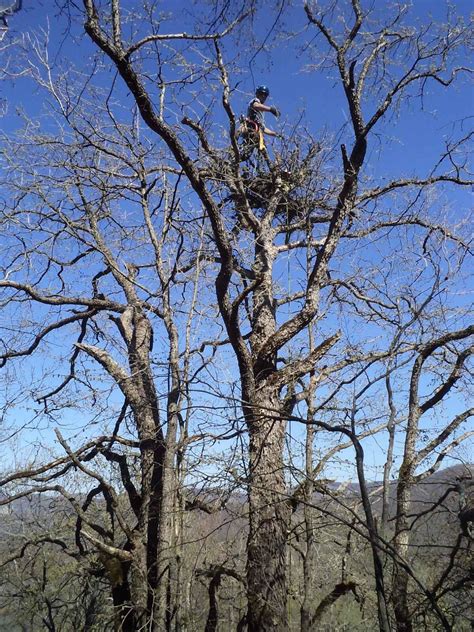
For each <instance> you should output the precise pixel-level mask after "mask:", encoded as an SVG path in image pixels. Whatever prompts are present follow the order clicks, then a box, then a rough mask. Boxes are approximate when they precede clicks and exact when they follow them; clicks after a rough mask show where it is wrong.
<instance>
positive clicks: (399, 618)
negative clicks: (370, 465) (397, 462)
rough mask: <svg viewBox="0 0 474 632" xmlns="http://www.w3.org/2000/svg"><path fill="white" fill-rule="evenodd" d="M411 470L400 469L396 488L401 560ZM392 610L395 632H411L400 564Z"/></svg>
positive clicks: (397, 541) (406, 543) (405, 547)
mask: <svg viewBox="0 0 474 632" xmlns="http://www.w3.org/2000/svg"><path fill="white" fill-rule="evenodd" d="M410 469H411V468H409V469H408V471H407V468H403V467H402V468H401V469H400V474H399V483H398V488H397V520H396V527H395V529H396V531H395V541H394V546H395V550H396V552H397V554H398V555H399V556H400V557H401V558H402V559H407V553H408V546H409V542H410V532H409V530H408V526H409V525H408V520H407V518H406V516H407V515H408V513H409V508H410V496H411V493H410V492H411V485H410V482H409V479H410V477H411V472H410V471H409V470H410ZM392 600H393V610H394V614H395V621H396V626H397V632H412V631H413V624H412V618H411V614H410V608H409V604H408V574H407V572H406V571H405V569H403V568H402V567H401V566H400V564H395V568H394V575H393V584H392Z"/></svg>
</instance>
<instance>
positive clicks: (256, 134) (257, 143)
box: [241, 86, 280, 160]
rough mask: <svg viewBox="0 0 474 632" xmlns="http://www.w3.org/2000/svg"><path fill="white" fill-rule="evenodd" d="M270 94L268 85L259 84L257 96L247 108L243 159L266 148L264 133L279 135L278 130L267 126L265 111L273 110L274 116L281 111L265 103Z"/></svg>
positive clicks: (244, 122) (243, 133)
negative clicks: (275, 130)
mask: <svg viewBox="0 0 474 632" xmlns="http://www.w3.org/2000/svg"><path fill="white" fill-rule="evenodd" d="M269 94H270V90H269V89H268V88H267V86H259V87H258V88H257V89H256V91H255V97H254V98H253V99H252V100H251V101H250V103H249V105H248V108H247V116H246V118H245V119H244V121H243V124H242V131H241V134H242V139H243V144H242V150H241V157H242V160H248V159H249V158H250V156H251V155H252V153H253V152H254V151H255V150H256V149H257V150H258V151H259V152H262V151H264V150H265V140H264V134H266V135H267V136H278V134H277V133H276V132H274V131H273V130H271V129H268V127H266V126H265V119H264V112H271V113H272V114H273V116H275V117H277V118H278V117H279V116H280V112H279V111H278V110H277V108H276V107H275V106H273V105H272V106H268V105H265V101H266V100H267V98H268V95H269Z"/></svg>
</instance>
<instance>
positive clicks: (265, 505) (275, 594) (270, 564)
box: [247, 393, 290, 632]
mask: <svg viewBox="0 0 474 632" xmlns="http://www.w3.org/2000/svg"><path fill="white" fill-rule="evenodd" d="M257 406H259V407H260V408H262V409H263V410H262V413H261V414H256V415H255V416H254V418H253V419H252V420H251V423H250V463H249V466H250V481H249V535H248V549H247V550H248V559H247V594H248V620H247V625H248V630H249V632H257V631H258V632H266V631H270V630H272V631H278V630H281V632H283V631H284V630H287V629H288V625H287V607H286V603H287V586H286V544H287V535H288V525H289V518H290V509H289V505H288V502H287V497H286V486H285V479H284V470H283V448H284V440H285V426H286V424H285V422H284V421H282V420H275V419H272V418H270V419H269V418H268V417H267V416H265V409H269V410H277V409H278V407H279V402H278V397H277V395H276V394H275V393H273V394H263V393H260V397H259V401H258V403H256V404H255V408H254V409H255V410H257Z"/></svg>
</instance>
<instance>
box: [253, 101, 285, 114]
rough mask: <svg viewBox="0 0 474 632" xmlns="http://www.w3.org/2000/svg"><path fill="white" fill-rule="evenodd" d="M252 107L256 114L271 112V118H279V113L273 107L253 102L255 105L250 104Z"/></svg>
mask: <svg viewBox="0 0 474 632" xmlns="http://www.w3.org/2000/svg"><path fill="white" fill-rule="evenodd" d="M252 107H253V109H254V110H257V112H271V113H272V114H273V116H276V117H279V116H280V112H279V111H278V110H277V108H276V107H275V106H274V105H265V103H259V102H257V101H255V103H253V104H252Z"/></svg>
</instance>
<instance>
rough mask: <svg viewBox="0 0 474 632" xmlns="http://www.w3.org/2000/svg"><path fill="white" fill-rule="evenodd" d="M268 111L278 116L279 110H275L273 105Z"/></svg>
mask: <svg viewBox="0 0 474 632" xmlns="http://www.w3.org/2000/svg"><path fill="white" fill-rule="evenodd" d="M270 112H271V113H272V114H273V116H276V117H277V118H278V117H279V116H280V110H277V108H276V107H275V106H274V105H272V107H271V108H270Z"/></svg>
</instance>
